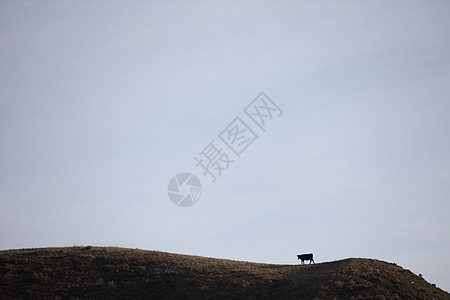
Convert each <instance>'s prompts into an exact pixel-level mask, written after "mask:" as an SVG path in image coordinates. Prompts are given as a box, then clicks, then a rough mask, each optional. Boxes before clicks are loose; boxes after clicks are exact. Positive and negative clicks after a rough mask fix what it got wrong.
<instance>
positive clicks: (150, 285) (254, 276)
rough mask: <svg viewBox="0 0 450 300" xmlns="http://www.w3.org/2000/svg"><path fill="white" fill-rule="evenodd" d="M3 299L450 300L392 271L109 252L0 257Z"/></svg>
mask: <svg viewBox="0 0 450 300" xmlns="http://www.w3.org/2000/svg"><path fill="white" fill-rule="evenodd" d="M0 297H1V298H2V299H21V298H22V299H23V298H27V299H28V298H33V299H66V298H72V299H105V298H108V299H109V298H116V299H119V298H128V299H162V298H164V299H167V298H169V299H230V298H239V299H450V294H449V293H447V292H445V291H443V290H441V289H439V288H437V287H435V286H434V285H432V284H430V283H428V282H426V281H425V280H424V279H422V278H421V277H419V276H417V275H415V274H413V273H412V272H410V271H409V270H405V269H403V268H401V267H399V266H397V265H395V264H391V263H387V262H383V261H379V260H374V259H363V258H349V259H344V260H340V261H334V262H326V263H317V264H311V265H273V264H261V263H250V262H243V261H233V260H226V259H215V258H207V257H199V256H190V255H180V254H172V253H165V252H158V251H145V250H137V249H136V250H135V249H124V248H114V247H90V246H88V247H69V248H39V249H22V250H6V251H0Z"/></svg>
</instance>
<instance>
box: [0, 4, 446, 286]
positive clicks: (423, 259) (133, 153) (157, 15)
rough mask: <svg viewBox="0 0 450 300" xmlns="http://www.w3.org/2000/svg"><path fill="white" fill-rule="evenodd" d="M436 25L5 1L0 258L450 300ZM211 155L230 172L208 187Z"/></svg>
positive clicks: (220, 9) (440, 30)
mask: <svg viewBox="0 0 450 300" xmlns="http://www.w3.org/2000/svg"><path fill="white" fill-rule="evenodd" d="M448 28H450V3H449V2H448V1H396V2H391V1H288V0H286V1H189V2H187V1H126V2H125V1H40V2H39V3H38V2H36V1H9V0H4V1H1V2H0V145H1V147H0V249H16V248H32V247H56V246H73V245H98V246H118V247H130V248H140V249H148V250H159V251H166V252H173V253H182V254H192V255H201V256H208V257H216V258H227V259H236V260H245V261H253V262H265V263H277V264H296V263H298V261H297V259H296V254H300V253H310V252H312V253H314V259H315V261H316V262H325V261H333V260H340V259H344V258H348V257H365V258H374V259H380V260H384V261H388V262H395V263H397V264H399V265H401V266H402V267H404V268H406V269H410V270H411V271H412V272H414V273H416V274H419V273H420V274H422V275H423V277H424V278H425V279H426V280H427V281H429V282H431V283H435V284H436V285H437V286H438V287H441V288H442V289H444V290H447V291H450V279H449V277H448V269H449V268H450V258H449V256H448V253H450V201H449V200H450V184H449V183H450V134H449V132H450V118H449V115H450V98H449V96H450V84H449V79H450V31H449V30H448ZM261 92H264V93H265V95H267V96H268V97H269V98H270V99H271V100H272V101H273V103H275V104H276V105H277V106H278V107H279V108H280V109H281V110H282V112H283V113H282V114H281V116H279V115H278V114H276V115H275V114H274V116H273V118H272V120H270V119H268V118H266V121H267V123H266V125H267V127H266V128H265V131H262V130H261V128H259V127H258V126H257V125H256V123H255V122H253V121H252V120H251V119H250V118H249V117H248V116H247V115H246V114H245V111H244V110H245V108H246V107H247V106H248V105H249V104H250V103H251V102H252V101H253V100H255V98H256V97H257V96H258V95H259V94H260V93H261ZM236 117H240V118H241V120H242V121H243V122H244V123H245V124H246V125H247V126H248V127H250V128H251V129H252V130H253V131H254V133H255V134H256V135H257V136H258V138H257V139H256V140H254V141H253V142H252V144H251V145H250V146H249V147H248V148H246V149H245V151H243V152H242V153H241V155H240V156H239V157H238V156H236V155H235V154H234V153H233V152H232V151H231V150H230V148H229V147H228V146H227V145H226V144H224V142H223V141H222V140H221V139H220V138H219V134H220V133H221V132H222V131H223V130H225V129H226V128H228V127H227V126H228V125H230V123H231V122H232V121H233V120H234V119H235V118H236ZM228 129H229V128H228ZM210 142H213V143H214V144H215V145H216V146H217V147H218V149H219V150H221V153H226V154H227V155H228V157H229V158H230V159H231V160H234V162H232V163H230V164H229V168H228V169H225V170H223V171H222V173H221V174H220V176H217V180H216V181H215V182H212V180H211V177H210V176H209V175H208V174H206V176H205V175H204V172H203V169H202V168H201V167H199V166H196V162H195V160H194V157H200V156H201V152H202V150H204V149H205V147H207V146H208V145H209V143H210ZM184 172H187V173H190V174H193V175H194V176H196V177H197V178H198V179H199V181H200V182H201V185H202V194H201V197H200V199H199V200H198V201H197V202H196V203H195V204H194V205H192V206H189V207H179V206H177V205H175V204H174V203H172V202H171V201H170V199H169V195H168V185H169V182H170V180H171V179H172V178H173V177H174V176H175V175H177V174H179V173H184ZM185 188H186V186H185ZM183 191H186V190H183Z"/></svg>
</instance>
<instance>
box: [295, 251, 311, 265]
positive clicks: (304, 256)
mask: <svg viewBox="0 0 450 300" xmlns="http://www.w3.org/2000/svg"><path fill="white" fill-rule="evenodd" d="M297 259H299V260H301V261H302V265H303V264H304V263H305V260H309V263H311V262H313V263H315V262H314V259H313V254H312V253H308V254H299V255H297Z"/></svg>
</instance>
